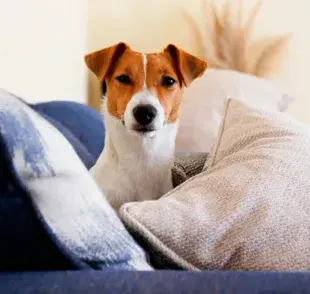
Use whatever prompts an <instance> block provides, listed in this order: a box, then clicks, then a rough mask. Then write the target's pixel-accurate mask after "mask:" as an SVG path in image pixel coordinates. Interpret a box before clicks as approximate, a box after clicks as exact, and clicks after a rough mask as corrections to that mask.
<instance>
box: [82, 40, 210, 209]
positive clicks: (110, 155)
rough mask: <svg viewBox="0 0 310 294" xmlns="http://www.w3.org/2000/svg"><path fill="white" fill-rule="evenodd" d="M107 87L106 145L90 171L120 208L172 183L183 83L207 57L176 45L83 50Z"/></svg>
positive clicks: (199, 70)
mask: <svg viewBox="0 0 310 294" xmlns="http://www.w3.org/2000/svg"><path fill="white" fill-rule="evenodd" d="M85 61H86V64H87V66H88V67H89V69H90V70H91V71H92V72H93V73H94V74H95V75H96V76H97V77H98V79H99V81H100V82H101V84H102V90H103V115H104V121H105V126H106V138H105V147H104V150H103V152H102V154H101V155H100V157H99V159H98V161H97V163H96V164H95V166H94V167H93V168H92V170H91V172H92V174H93V177H94V179H95V181H96V182H97V184H98V185H99V187H100V188H101V189H102V191H103V193H104V194H105V195H106V197H107V198H108V201H109V202H110V203H111V205H112V206H113V207H114V209H115V210H118V209H119V208H120V206H121V205H122V204H124V203H126V202H133V201H143V200H155V199H158V198H159V197H161V196H162V195H164V194H165V193H167V192H168V191H169V190H171V189H172V188H173V186H172V176H171V167H172V164H173V161H174V153H175V138H176V133H177V129H178V119H179V116H180V106H181V101H182V88H183V87H184V86H189V85H190V83H191V82H192V81H193V80H194V79H195V78H197V77H199V76H200V75H201V74H202V73H203V72H204V71H205V69H206V67H207V63H206V62H205V61H202V60H200V59H199V58H197V57H194V56H192V55H190V54H188V53H186V52H184V51H182V50H180V49H178V48H177V47H176V46H174V45H169V46H167V47H166V48H165V49H164V50H163V51H162V52H160V53H152V54H144V53H138V52H135V51H133V50H131V49H130V48H129V46H128V45H126V44H125V43H119V44H116V45H114V46H111V47H108V48H105V49H102V50H99V51H96V52H93V53H90V54H88V55H86V56H85Z"/></svg>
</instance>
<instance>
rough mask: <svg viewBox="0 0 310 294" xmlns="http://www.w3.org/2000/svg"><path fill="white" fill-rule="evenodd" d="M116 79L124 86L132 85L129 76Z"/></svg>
mask: <svg viewBox="0 0 310 294" xmlns="http://www.w3.org/2000/svg"><path fill="white" fill-rule="evenodd" d="M116 79H117V80H118V81H119V82H120V83H122V84H130V83H131V80H130V77H129V76H127V75H120V76H118V77H116Z"/></svg>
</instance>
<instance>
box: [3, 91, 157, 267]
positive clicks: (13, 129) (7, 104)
mask: <svg viewBox="0 0 310 294" xmlns="http://www.w3.org/2000/svg"><path fill="white" fill-rule="evenodd" d="M50 105H53V104H50ZM64 105H67V106H66V107H68V104H64ZM72 107H73V108H74V107H75V106H74V105H72ZM77 107H80V111H78V112H77V113H75V115H76V118H78V119H76V120H75V122H73V121H71V122H70V121H69V122H68V124H67V125H65V124H64V121H65V118H66V117H65V116H66V113H65V112H66V111H65V108H64V116H63V117H62V118H63V121H62V122H61V121H60V120H59V119H58V120H57V119H56V120H55V119H54V118H53V111H49V109H51V108H49V107H48V106H47V105H43V106H42V105H41V106H29V105H27V104H26V103H25V102H23V101H22V100H20V99H19V98H17V97H16V96H14V95H12V94H9V93H7V92H5V91H2V90H0V146H2V148H1V156H2V158H3V160H2V162H1V164H2V168H1V169H0V178H2V182H1V183H0V239H1V240H6V241H5V242H4V243H6V242H7V239H6V235H5V234H6V233H7V232H4V231H3V230H2V229H3V228H5V227H12V224H11V223H3V221H4V220H5V221H6V222H7V221H9V222H12V221H14V217H13V216H11V218H10V219H8V218H6V217H5V214H10V213H13V211H10V210H9V207H7V209H8V210H6V206H5V205H6V203H8V201H7V199H8V197H11V196H8V195H9V194H7V191H9V190H10V189H11V190H13V191H17V190H19V191H23V192H24V193H21V194H20V195H21V196H20V197H19V198H16V197H15V198H16V199H17V200H16V201H19V202H22V203H24V204H25V206H24V207H28V208H29V206H30V207H31V208H33V209H34V211H35V213H34V214H33V217H35V218H36V221H37V224H38V223H39V224H40V228H41V229H42V228H43V230H44V232H46V234H48V237H50V239H51V240H52V241H53V243H54V244H55V247H56V249H57V250H60V251H61V252H62V253H63V254H64V255H65V256H66V257H67V258H68V259H70V260H71V261H73V263H74V264H75V265H76V266H77V267H78V268H87V267H88V268H89V267H90V268H95V269H103V268H113V269H132V270H135V269H136V270H151V267H150V266H149V264H148V263H147V260H146V255H145V252H144V251H143V250H142V249H141V248H140V247H139V246H138V245H137V244H136V243H135V241H134V240H133V238H132V237H131V236H130V235H129V234H128V232H127V231H126V229H125V228H124V226H123V224H122V222H121V221H120V220H119V218H118V216H117V215H116V214H115V212H114V211H113V209H112V208H111V207H110V206H109V204H108V203H107V201H106V200H105V198H104V196H103V195H102V194H101V192H100V190H99V188H98V187H97V186H96V184H95V182H94V181H93V179H92V178H91V176H90V175H89V173H88V170H87V167H90V166H91V165H92V164H93V163H94V160H95V157H97V156H98V155H99V153H100V151H101V150H99V149H101V148H96V147H95V145H92V144H91V143H89V144H88V146H87V147H85V146H86V145H87V144H86V145H85V144H83V142H84V143H85V142H86V141H87V138H86V137H85V138H83V136H82V134H80V137H79V135H77V134H76V133H74V132H71V131H70V125H71V126H72V125H74V124H76V125H81V127H82V125H83V124H88V123H90V124H91V122H90V121H87V120H86V121H85V119H83V117H82V115H83V112H87V109H88V108H87V107H86V106H77ZM58 109H61V105H60V104H58ZM37 110H40V112H41V113H43V116H42V115H41V114H40V113H38V112H37ZM89 111H90V110H89ZM57 114H58V116H59V111H57ZM84 114H85V113H84ZM71 119H72V117H71ZM67 121H68V120H67ZM64 125H65V127H64ZM71 128H72V127H71ZM81 136H82V137H81ZM88 139H89V138H88ZM68 140H69V141H70V142H69V141H68ZM85 140H86V141H85ZM99 140H100V139H99ZM89 146H91V147H89ZM102 146H103V144H101V147H102ZM84 147H85V148H84ZM93 154H95V156H92V155H93ZM79 156H80V157H79ZM81 159H82V160H83V161H84V164H83V162H82V161H81ZM7 173H10V174H11V175H12V177H11V178H12V181H10V182H9V181H8V180H3V179H8V176H7ZM9 186H10V187H11V188H10V187H9ZM4 191H6V193H4ZM4 194H5V197H4ZM13 194H14V193H12V195H13ZM15 196H16V195H15ZM25 209H26V208H25ZM21 212H22V213H23V211H21ZM15 218H17V219H18V218H19V214H17V215H15ZM27 230H28V228H23V227H20V226H15V227H14V234H20V235H19V239H14V238H13V239H14V240H15V241H16V240H19V241H20V243H19V244H11V246H9V244H8V243H7V244H6V246H5V247H4V248H1V246H2V245H0V260H2V257H4V256H9V255H10V254H11V255H12V252H10V248H18V246H20V248H21V250H23V248H24V246H26V247H27V246H28V245H27V244H25V242H26V241H25V240H27V238H26V237H25V238H23V237H22V234H23V232H27ZM11 234H12V232H11ZM13 239H12V240H13ZM10 240H11V239H10ZM23 242H24V244H23ZM36 242H38V243H39V244H36V248H40V249H38V251H44V247H43V248H42V247H41V246H40V240H36ZM5 250H6V251H7V252H5ZM41 253H42V252H41ZM41 253H40V252H38V254H39V255H40V254H41ZM25 254H26V252H25ZM34 259H35V258H34ZM15 262H16V261H15ZM5 264H6V267H7V268H10V262H9V261H8V260H7V262H6V263H5ZM17 267H18V266H17ZM46 267H48V266H46ZM0 268H1V263H0ZM26 268H27V266H26ZM30 268H31V267H30ZM34 269H37V268H34ZM2 270H3V268H2Z"/></svg>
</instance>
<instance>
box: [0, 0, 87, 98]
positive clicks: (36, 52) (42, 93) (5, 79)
mask: <svg viewBox="0 0 310 294" xmlns="http://www.w3.org/2000/svg"><path fill="white" fill-rule="evenodd" d="M86 33H87V0H0V88H3V89H6V90H8V91H10V92H13V93H15V94H18V95H21V96H22V97H23V98H25V99H26V100H28V101H46V100H55V99H60V100H75V101H79V102H86V101H87V85H86V68H85V66H84V61H83V55H84V53H85V52H86V51H87V39H86Z"/></svg>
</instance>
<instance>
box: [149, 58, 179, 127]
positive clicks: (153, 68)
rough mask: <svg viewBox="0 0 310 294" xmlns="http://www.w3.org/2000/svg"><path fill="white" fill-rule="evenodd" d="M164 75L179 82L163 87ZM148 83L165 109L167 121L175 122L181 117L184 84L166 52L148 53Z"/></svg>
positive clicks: (150, 89)
mask: <svg viewBox="0 0 310 294" xmlns="http://www.w3.org/2000/svg"><path fill="white" fill-rule="evenodd" d="M163 76H169V77H171V78H173V79H174V80H176V81H177V82H176V83H175V84H174V85H173V86H171V87H163V86H162V85H161V80H162V78H163ZM146 85H147V88H148V89H149V91H150V92H151V93H153V94H154V95H155V96H156V97H158V99H159V102H160V103H161V105H162V106H163V108H164V110H165V121H166V123H173V122H175V121H176V120H177V119H178V118H179V112H180V106H181V101H182V85H181V81H180V79H179V77H178V74H177V71H176V70H175V68H174V66H173V63H172V62H171V60H170V59H169V57H168V56H166V54H163V53H159V54H148V55H147V77H146Z"/></svg>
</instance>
